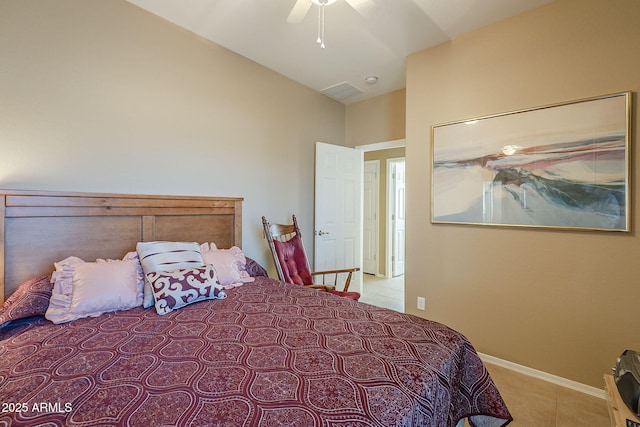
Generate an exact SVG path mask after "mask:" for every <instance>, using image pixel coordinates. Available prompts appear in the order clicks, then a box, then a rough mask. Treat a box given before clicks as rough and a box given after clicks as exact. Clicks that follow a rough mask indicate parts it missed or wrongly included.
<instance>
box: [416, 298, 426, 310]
mask: <svg viewBox="0 0 640 427" xmlns="http://www.w3.org/2000/svg"><path fill="white" fill-rule="evenodd" d="M425 305H426V301H425V299H424V298H423V297H418V310H424V309H425Z"/></svg>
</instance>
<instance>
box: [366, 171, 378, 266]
mask: <svg viewBox="0 0 640 427" xmlns="http://www.w3.org/2000/svg"><path fill="white" fill-rule="evenodd" d="M379 176H380V160H369V161H366V162H364V179H363V182H362V185H363V187H362V188H363V195H362V201H363V203H362V206H363V211H362V272H363V273H369V274H374V275H377V274H378V229H379V226H378V224H379V223H378V210H379V206H380V202H379V188H380V184H379Z"/></svg>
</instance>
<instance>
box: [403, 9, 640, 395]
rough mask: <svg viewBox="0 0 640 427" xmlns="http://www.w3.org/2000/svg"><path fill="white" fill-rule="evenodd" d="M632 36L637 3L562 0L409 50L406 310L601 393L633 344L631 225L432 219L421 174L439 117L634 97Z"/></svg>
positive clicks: (636, 60)
mask: <svg viewBox="0 0 640 427" xmlns="http://www.w3.org/2000/svg"><path fill="white" fill-rule="evenodd" d="M639 41H640V2H638V1H637V0H558V1H556V2H554V3H552V4H550V5H547V6H545V7H543V8H540V9H537V10H534V11H531V12H529V13H526V14H524V15H521V16H519V17H516V18H513V19H510V20H507V21H504V22H501V23H498V24H496V25H493V26H491V27H489V28H486V29H482V30H479V31H476V32H474V33H472V34H469V35H467V36H464V37H460V38H459V39H457V40H454V41H452V42H449V43H446V44H443V45H440V46H437V47H435V48H432V49H428V50H425V51H422V52H419V53H417V54H414V55H412V56H410V57H409V58H408V62H407V67H408V71H407V138H406V140H407V147H406V154H407V173H408V177H407V178H408V181H407V189H408V195H407V203H408V205H407V207H408V213H407V220H408V224H407V231H408V232H407V254H408V257H407V264H406V307H407V311H408V312H411V313H414V314H418V315H421V316H424V317H428V318H431V319H435V320H438V321H441V322H444V323H446V324H448V325H449V326H451V327H453V328H455V329H458V330H460V331H461V332H463V333H464V334H465V335H467V337H468V338H469V339H470V340H471V342H472V343H473V344H474V345H475V346H476V348H477V350H478V351H480V352H484V353H487V354H489V355H492V356H496V357H499V358H502V359H506V360H509V361H511V362H515V363H518V364H521V365H525V366H529V367H532V368H534V369H538V370H542V371H545V372H548V373H551V374H555V375H558V376H561V377H564V378H568V379H571V380H575V381H578V382H581V383H584V384H588V385H591V386H594V387H599V388H602V386H603V382H602V375H603V374H604V373H605V372H607V371H609V369H610V368H611V366H612V364H613V363H614V362H615V360H616V357H617V356H618V355H619V354H620V353H621V352H622V351H623V350H624V349H626V348H636V349H640V341H639V335H638V323H637V317H638V316H637V313H638V312H639V304H638V301H639V298H638V289H639V288H638V277H640V262H639V261H638V256H639V254H640V237H639V236H638V233H637V232H636V231H634V232H632V233H629V234H624V233H613V232H609V233H607V232H579V231H552V230H527V229H514V228H491V227H474V226H452V225H431V224H430V222H429V219H430V205H429V203H430V198H429V197H430V196H429V194H430V191H429V188H430V185H431V182H430V179H431V178H430V174H428V173H425V169H427V168H429V167H430V162H431V159H430V149H429V146H430V127H431V125H433V124H438V123H443V122H448V121H454V120H460V119H465V118H471V117H478V116H484V115H491V114H497V113H501V112H508V111H514V110H518V109H524V108H528V107H535V106H541V105H548V104H552V103H556V102H562V101H569V100H575V99H581V98H586V97H592V96H597V95H603V94H609V93H616V92H622V91H628V90H631V91H634V99H637V98H636V97H637V92H638V90H639V89H640V72H638V70H640V43H639ZM637 123H638V109H637V108H636V109H635V111H634V113H633V127H634V129H635V127H636V125H637ZM636 135H637V132H636V131H635V130H634V131H633V141H634V143H633V146H634V149H635V139H636ZM637 159H638V154H637V151H635V150H634V151H633V162H632V164H633V167H635V165H637ZM635 178H636V174H635V173H632V182H633V186H634V188H635V183H636V181H635ZM632 199H633V203H632V206H631V212H632V214H633V221H632V222H633V227H634V228H636V227H637V224H639V221H638V220H639V219H640V215H639V213H638V209H637V203H636V197H632ZM417 296H424V297H426V299H427V311H417V310H416V297H417Z"/></svg>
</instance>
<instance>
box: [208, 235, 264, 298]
mask: <svg viewBox="0 0 640 427" xmlns="http://www.w3.org/2000/svg"><path fill="white" fill-rule="evenodd" d="M200 252H201V253H202V259H203V260H204V262H205V264H211V265H213V267H214V268H215V269H216V273H217V274H218V281H219V282H220V284H221V285H222V287H223V288H224V289H231V288H235V287H238V286H241V285H243V284H244V283H249V282H253V281H254V280H256V279H255V278H254V277H251V276H249V273H247V271H246V266H247V258H246V257H245V256H244V253H243V252H242V249H240V248H239V247H237V246H233V247H231V248H230V249H218V247H217V246H216V244H215V243H203V244H201V245H200Z"/></svg>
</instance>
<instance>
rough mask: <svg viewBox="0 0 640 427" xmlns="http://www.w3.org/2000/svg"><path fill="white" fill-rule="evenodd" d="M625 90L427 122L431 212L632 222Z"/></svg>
mask: <svg viewBox="0 0 640 427" xmlns="http://www.w3.org/2000/svg"><path fill="white" fill-rule="evenodd" d="M631 100H632V94H631V92H622V93H616V94H611V95H604V96H598V97H594V98H588V99H582V100H578V101H570V102H565V103H560V104H554V105H548V106H543V107H536V108H531V109H526V110H520V111H515V112H510V113H503V114H496V115H492V116H486V117H479V118H474V119H467V120H462V121H456V122H451V123H444V124H439V125H434V126H432V128H431V142H432V143H431V159H432V168H431V172H432V174H431V184H432V188H431V222H432V223H434V224H472V225H490V226H516V227H536V228H562V229H577V230H603V231H621V232H629V231H631V225H630V224H631V215H630V199H631V198H630V195H631V189H630V182H629V177H630V146H631V143H630V138H631Z"/></svg>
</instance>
